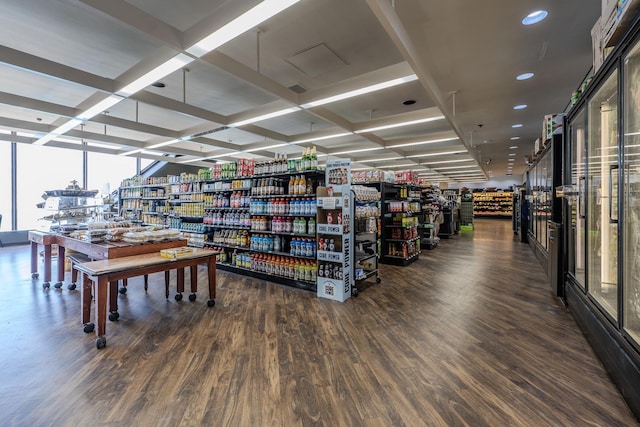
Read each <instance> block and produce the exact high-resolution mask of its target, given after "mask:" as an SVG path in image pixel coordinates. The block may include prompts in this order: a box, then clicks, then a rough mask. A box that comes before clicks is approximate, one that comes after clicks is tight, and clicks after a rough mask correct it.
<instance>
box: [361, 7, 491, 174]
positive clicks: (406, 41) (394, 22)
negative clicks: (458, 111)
mask: <svg viewBox="0 0 640 427" xmlns="http://www.w3.org/2000/svg"><path fill="white" fill-rule="evenodd" d="M366 2H367V5H368V6H369V8H370V9H371V11H372V12H373V13H374V15H375V16H376V18H378V21H379V22H380V24H381V25H382V27H383V28H384V29H385V31H386V32H387V34H388V35H389V37H391V40H392V41H393V43H394V44H395V45H396V47H397V48H398V50H399V51H400V53H401V54H402V56H403V57H404V59H405V60H406V61H407V62H408V63H409V65H410V66H411V68H412V69H413V70H414V71H415V73H416V74H417V76H418V78H419V80H420V82H421V83H422V86H423V87H424V89H425V90H426V91H427V93H428V94H429V95H430V96H431V98H432V99H433V100H434V102H435V103H436V106H437V107H438V108H439V109H440V111H442V113H443V114H444V116H445V118H446V120H447V122H449V125H450V126H451V127H452V129H453V130H454V131H455V133H456V134H457V135H458V137H459V138H460V141H462V143H463V145H464V146H465V147H466V149H467V151H468V152H469V153H471V152H472V151H473V150H472V147H471V146H470V144H469V143H468V142H467V141H466V139H465V135H464V132H462V130H461V129H460V127H459V126H458V124H457V123H456V122H455V120H453V115H452V113H451V112H450V111H449V108H448V107H447V103H446V102H445V99H444V97H443V96H442V93H441V92H440V88H438V86H437V84H436V82H435V80H434V79H433V77H432V76H431V73H430V72H429V70H427V69H426V67H424V65H423V64H425V63H426V62H425V61H424V59H423V58H422V56H423V54H422V53H421V50H420V49H418V47H417V46H416V45H415V44H414V43H413V40H412V39H411V37H410V36H409V34H408V32H407V30H406V28H404V25H403V24H402V22H401V20H400V18H399V17H398V15H397V14H396V12H395V10H394V9H393V5H392V4H391V2H389V1H388V0H366ZM478 166H480V167H481V165H480V164H479V163H478ZM483 172H484V171H483Z"/></svg>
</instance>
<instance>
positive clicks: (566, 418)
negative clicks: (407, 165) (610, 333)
mask: <svg viewBox="0 0 640 427" xmlns="http://www.w3.org/2000/svg"><path fill="white" fill-rule="evenodd" d="M475 227H476V228H475V230H474V231H473V232H469V233H465V234H464V235H461V236H456V237H454V238H452V239H448V240H442V241H441V242H440V244H439V246H438V248H437V249H435V250H431V251H423V254H422V255H421V258H420V260H419V261H417V262H415V263H413V264H411V265H410V266H408V267H404V268H402V267H390V266H383V267H382V272H381V275H382V283H381V284H375V283H372V284H371V285H368V286H362V287H361V288H360V289H361V292H360V295H359V296H358V297H357V298H352V299H350V300H348V301H347V302H346V303H344V304H340V303H336V302H332V301H328V300H319V299H317V298H316V297H315V295H314V294H312V293H309V292H306V291H301V290H296V289H290V288H287V287H284V286H281V285H275V284H270V283H266V282H262V281H257V280H252V279H248V278H245V277H242V276H237V275H234V274H231V273H225V272H219V273H218V277H219V282H218V283H219V287H218V289H219V293H218V298H217V305H216V306H215V307H214V308H207V306H206V298H205V293H204V292H203V293H201V296H200V297H199V299H198V300H197V301H196V302H195V303H190V302H188V301H182V302H179V303H177V302H175V301H174V300H173V297H172V298H171V299H170V300H169V301H167V300H165V299H164V286H163V285H162V283H163V279H162V276H161V275H154V276H151V278H150V281H151V283H150V288H149V292H148V294H145V293H144V290H143V287H142V282H141V280H139V279H135V280H132V281H130V283H129V292H128V293H127V294H126V295H121V296H120V297H119V298H120V300H119V304H120V315H121V318H120V321H119V322H115V323H113V322H110V323H109V324H108V325H107V337H108V347H107V348H106V349H104V350H101V351H97V350H96V348H95V345H94V336H93V335H85V334H84V333H83V332H82V326H81V325H80V313H79V311H80V295H79V293H78V292H77V291H68V290H66V288H65V289H64V290H53V289H52V290H50V291H43V290H42V287H41V283H42V282H41V280H37V281H32V280H31V278H30V272H29V250H28V247H26V246H24V247H18V248H4V249H0V277H2V279H3V280H2V282H3V286H2V292H0V307H1V308H0V366H1V367H2V369H0V414H2V417H1V419H0V425H9V426H13V425H15V426H23V425H29V426H44V425H55V426H62V425H76V426H84V425H101V424H105V425H114V426H133V425H136V426H175V425H184V426H200V425H207V426H218V425H228V426H294V425H319V426H401V425H406V426H422V425H424V426H440V425H443V426H444V425H453V426H457V425H469V426H483V425H487V426H489V425H490V426H506V425H509V426H517V425H522V426H545V425H548V426H563V425H565V426H578V425H598V426H614V425H615V426H622V425H624V426H631V425H637V423H636V421H635V419H634V417H633V416H632V414H631V413H630V411H629V409H628V408H627V406H626V405H625V403H624V401H623V399H622V397H621V396H620V394H619V393H618V391H617V390H616V388H615V386H614V385H613V384H612V383H611V381H610V380H609V378H608V376H607V374H606V372H605V371H604V369H603V368H602V367H601V365H600V363H599V362H598V360H597V359H596V357H595V355H594V354H593V352H592V350H591V348H590V347H589V345H588V344H587V342H586V340H585V338H584V337H583V336H582V334H581V333H580V331H579V329H578V327H577V326H576V324H575V322H574V321H573V319H572V317H571V315H570V314H569V313H568V312H567V311H566V309H564V308H563V307H561V306H559V305H558V304H557V303H556V302H555V301H554V299H553V297H552V296H551V293H550V291H549V288H548V285H547V280H546V276H545V274H544V272H543V271H542V269H541V268H540V267H539V265H538V263H537V261H536V260H535V258H534V256H533V254H532V252H531V250H530V249H529V247H528V246H527V245H526V244H523V243H520V242H519V241H518V240H517V238H514V236H513V232H512V231H511V222H510V221H502V220H478V221H476V224H475ZM200 280H201V283H204V270H202V271H201V278H200ZM173 293H174V290H173V291H172V296H173ZM568 372H572V373H573V374H571V375H569V374H568Z"/></svg>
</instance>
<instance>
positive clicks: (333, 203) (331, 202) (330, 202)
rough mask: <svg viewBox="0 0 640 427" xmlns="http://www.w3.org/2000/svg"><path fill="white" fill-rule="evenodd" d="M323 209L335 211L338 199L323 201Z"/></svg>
mask: <svg viewBox="0 0 640 427" xmlns="http://www.w3.org/2000/svg"><path fill="white" fill-rule="evenodd" d="M322 207H323V208H324V209H335V208H336V199H334V198H327V199H323V201H322Z"/></svg>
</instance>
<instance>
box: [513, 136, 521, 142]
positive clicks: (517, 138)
mask: <svg viewBox="0 0 640 427" xmlns="http://www.w3.org/2000/svg"><path fill="white" fill-rule="evenodd" d="M519 139H520V137H519V136H512V137H511V140H512V141H517V140H519Z"/></svg>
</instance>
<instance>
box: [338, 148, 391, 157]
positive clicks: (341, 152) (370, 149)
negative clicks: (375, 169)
mask: <svg viewBox="0 0 640 427" xmlns="http://www.w3.org/2000/svg"><path fill="white" fill-rule="evenodd" d="M384 148H385V147H371V148H361V149H360V150H349V151H339V152H337V153H332V154H331V155H332V156H338V155H340V154H353V153H364V152H367V151H376V150H384Z"/></svg>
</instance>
